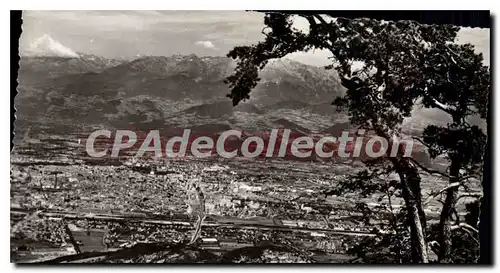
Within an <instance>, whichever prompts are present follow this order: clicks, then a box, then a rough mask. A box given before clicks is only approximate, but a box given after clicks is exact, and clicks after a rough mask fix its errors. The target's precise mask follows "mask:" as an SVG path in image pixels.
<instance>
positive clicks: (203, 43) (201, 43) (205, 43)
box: [194, 41, 217, 49]
mask: <svg viewBox="0 0 500 273" xmlns="http://www.w3.org/2000/svg"><path fill="white" fill-rule="evenodd" d="M194 44H195V45H197V46H202V47H204V48H210V49H217V48H216V47H215V46H214V44H213V43H212V42H211V41H197V42H195V43H194Z"/></svg>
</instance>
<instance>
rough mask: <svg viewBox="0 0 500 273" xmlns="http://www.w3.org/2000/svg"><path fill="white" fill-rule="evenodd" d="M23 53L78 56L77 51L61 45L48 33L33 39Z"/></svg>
mask: <svg viewBox="0 0 500 273" xmlns="http://www.w3.org/2000/svg"><path fill="white" fill-rule="evenodd" d="M24 53H25V54H24V55H31V56H57V57H71V58H78V57H79V55H78V53H76V52H75V51H73V50H72V49H71V48H69V47H66V46H64V45H62V44H61V43H59V42H58V41H56V40H55V39H53V38H52V37H51V36H50V35H49V34H44V35H43V36H42V37H40V38H38V39H36V40H35V41H33V43H31V44H30V45H29V46H28V47H27V48H26V50H25V52H24Z"/></svg>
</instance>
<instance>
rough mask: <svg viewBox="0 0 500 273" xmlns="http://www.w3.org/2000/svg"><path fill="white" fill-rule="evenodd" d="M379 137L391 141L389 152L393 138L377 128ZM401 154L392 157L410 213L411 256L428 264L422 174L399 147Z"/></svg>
mask: <svg viewBox="0 0 500 273" xmlns="http://www.w3.org/2000/svg"><path fill="white" fill-rule="evenodd" d="M375 131H376V133H377V135H379V136H380V137H383V138H385V139H387V140H388V141H389V147H390V148H389V150H392V145H394V143H393V141H392V138H391V137H389V136H388V134H387V133H385V132H384V131H383V130H381V129H379V128H375ZM398 148H399V151H400V154H399V155H398V157H390V158H389V160H390V161H391V163H392V164H393V166H394V168H395V169H396V172H397V173H398V175H399V178H400V180H401V186H402V195H403V199H404V201H405V205H406V209H407V211H408V215H407V219H408V225H409V227H410V236H411V256H412V261H413V263H428V262H429V256H428V253H427V242H426V226H427V224H426V217H425V211H424V208H423V204H422V193H421V189H420V174H419V172H418V169H417V168H416V167H415V166H414V165H413V164H412V163H411V162H410V161H409V160H408V159H406V158H403V157H402V156H401V155H402V154H403V152H404V151H403V148H402V147H398Z"/></svg>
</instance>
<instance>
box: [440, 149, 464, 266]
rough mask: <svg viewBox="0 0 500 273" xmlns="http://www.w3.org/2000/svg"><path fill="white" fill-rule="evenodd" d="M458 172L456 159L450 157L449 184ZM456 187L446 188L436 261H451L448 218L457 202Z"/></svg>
mask: <svg viewBox="0 0 500 273" xmlns="http://www.w3.org/2000/svg"><path fill="white" fill-rule="evenodd" d="M459 174H460V165H459V164H458V162H457V160H455V159H452V161H451V166H450V176H451V177H452V178H450V184H452V183H455V182H458V181H459V179H458V175H459ZM457 192H458V187H451V188H449V189H447V190H446V199H445V201H444V204H443V209H442V210H441V216H440V218H439V255H438V262H440V263H451V257H450V253H451V244H452V240H451V229H450V228H451V223H450V218H451V216H452V213H453V209H454V208H455V204H456V202H457Z"/></svg>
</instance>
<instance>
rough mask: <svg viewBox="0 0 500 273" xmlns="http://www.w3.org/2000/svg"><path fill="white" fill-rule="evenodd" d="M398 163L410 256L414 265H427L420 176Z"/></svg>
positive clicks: (409, 167)
mask: <svg viewBox="0 0 500 273" xmlns="http://www.w3.org/2000/svg"><path fill="white" fill-rule="evenodd" d="M401 163H402V162H399V164H398V165H399V168H397V169H401V170H402V171H398V173H399V176H400V179H401V184H402V193H403V199H404V200H405V205H406V209H407V211H408V216H407V217H408V225H409V226H410V236H411V256H412V261H413V262H414V263H428V262H429V256H428V253H427V243H426V235H425V234H426V232H425V231H426V219H425V214H424V211H423V208H422V202H421V200H422V199H421V193H420V176H418V173H417V174H415V173H414V170H412V167H413V166H408V167H406V168H405V167H404V166H401Z"/></svg>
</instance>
